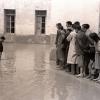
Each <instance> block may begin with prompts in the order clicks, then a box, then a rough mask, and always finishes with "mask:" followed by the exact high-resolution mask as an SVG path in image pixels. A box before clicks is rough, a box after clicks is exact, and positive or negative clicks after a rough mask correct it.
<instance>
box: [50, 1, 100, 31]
mask: <svg viewBox="0 0 100 100" xmlns="http://www.w3.org/2000/svg"><path fill="white" fill-rule="evenodd" d="M51 13H52V14H51V15H52V18H51V22H52V27H51V33H55V32H56V27H55V23H58V22H61V23H62V24H63V25H64V26H65V22H66V21H69V20H70V21H72V22H75V21H80V22H81V24H83V23H89V24H90V25H91V30H93V31H96V32H98V24H99V0H52V11H51Z"/></svg>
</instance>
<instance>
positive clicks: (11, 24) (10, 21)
mask: <svg viewBox="0 0 100 100" xmlns="http://www.w3.org/2000/svg"><path fill="white" fill-rule="evenodd" d="M4 14H5V32H6V33H15V10H12V9H5V10H4Z"/></svg>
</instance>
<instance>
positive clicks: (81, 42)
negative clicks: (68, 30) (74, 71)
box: [75, 31, 89, 67]
mask: <svg viewBox="0 0 100 100" xmlns="http://www.w3.org/2000/svg"><path fill="white" fill-rule="evenodd" d="M75 47H76V54H77V58H78V59H77V63H78V64H79V65H80V67H82V66H85V65H86V62H87V59H88V58H87V56H88V51H89V40H88V38H87V36H86V35H85V33H84V32H83V31H80V32H79V33H78V34H77V35H76V43H75ZM86 58H87V59H86ZM80 62H82V63H81V64H80Z"/></svg>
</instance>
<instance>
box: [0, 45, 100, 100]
mask: <svg viewBox="0 0 100 100" xmlns="http://www.w3.org/2000/svg"><path fill="white" fill-rule="evenodd" d="M50 49H51V47H50V46H49V45H39V44H38V45H36V44H4V53H3V55H2V59H1V62H0V100H100V84H97V83H94V82H91V81H89V80H86V79H78V78H76V77H75V76H72V75H70V74H68V73H66V72H64V71H60V70H57V69H56V64H55V62H54V61H50V60H49V54H50Z"/></svg>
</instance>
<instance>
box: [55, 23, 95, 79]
mask: <svg viewBox="0 0 100 100" xmlns="http://www.w3.org/2000/svg"><path fill="white" fill-rule="evenodd" d="M56 27H57V36H56V42H55V44H56V48H57V49H56V55H57V59H56V63H57V65H58V68H59V69H67V70H68V69H71V70H69V71H71V72H73V74H77V77H87V76H88V78H92V79H94V77H91V76H92V74H91V71H90V70H91V69H92V66H93V64H94V62H95V46H94V41H93V39H92V38H91V34H96V33H94V32H91V31H90V25H89V24H83V25H80V22H79V21H76V22H75V23H74V24H72V22H71V21H67V22H66V27H67V29H64V27H63V26H62V24H61V23H57V24H56ZM75 68H77V69H79V73H76V72H75Z"/></svg>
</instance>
